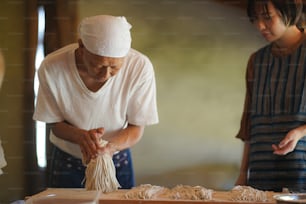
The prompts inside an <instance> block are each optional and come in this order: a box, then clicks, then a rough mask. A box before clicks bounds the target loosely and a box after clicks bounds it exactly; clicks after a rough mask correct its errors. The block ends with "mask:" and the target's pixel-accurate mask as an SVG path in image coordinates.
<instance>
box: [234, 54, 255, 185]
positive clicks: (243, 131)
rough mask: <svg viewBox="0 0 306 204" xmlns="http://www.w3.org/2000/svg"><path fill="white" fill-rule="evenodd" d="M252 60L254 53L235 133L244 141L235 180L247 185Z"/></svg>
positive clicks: (251, 62)
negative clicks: (238, 127)
mask: <svg viewBox="0 0 306 204" xmlns="http://www.w3.org/2000/svg"><path fill="white" fill-rule="evenodd" d="M253 60H254V55H251V57H250V59H249V61H248V66H247V72H246V96H245V101H244V108H243V114H242V119H241V124H240V130H239V132H238V134H237V136H236V137H237V138H240V139H241V140H243V141H244V149H243V155H242V161H241V166H240V171H239V176H238V179H237V181H236V185H247V179H248V168H249V167H248V162H249V149H250V144H249V142H248V140H249V139H250V134H249V131H250V121H249V118H250V106H251V98H252V96H251V94H252V87H253V84H252V81H253V67H252V65H253Z"/></svg>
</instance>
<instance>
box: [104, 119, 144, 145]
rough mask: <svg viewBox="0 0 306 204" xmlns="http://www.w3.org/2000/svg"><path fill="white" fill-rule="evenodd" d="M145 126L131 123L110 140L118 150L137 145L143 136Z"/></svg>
mask: <svg viewBox="0 0 306 204" xmlns="http://www.w3.org/2000/svg"><path fill="white" fill-rule="evenodd" d="M143 132H144V126H137V125H131V124H129V125H128V126H127V127H126V128H125V129H122V130H120V131H119V132H118V134H117V135H116V136H114V137H112V138H109V139H108V141H109V142H110V143H111V144H112V145H113V147H114V148H115V149H116V151H121V150H124V149H127V148H130V147H132V146H133V145H135V144H136V143H137V142H138V141H139V140H140V139H141V137H142V135H143Z"/></svg>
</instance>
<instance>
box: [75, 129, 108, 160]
mask: <svg viewBox="0 0 306 204" xmlns="http://www.w3.org/2000/svg"><path fill="white" fill-rule="evenodd" d="M103 134H104V128H97V129H92V130H88V131H84V132H83V134H82V135H81V136H80V137H79V142H78V144H79V145H80V148H81V152H82V154H83V159H84V160H85V163H88V162H89V161H90V159H93V158H96V157H97V155H98V149H99V148H100V144H99V141H100V138H102V136H103Z"/></svg>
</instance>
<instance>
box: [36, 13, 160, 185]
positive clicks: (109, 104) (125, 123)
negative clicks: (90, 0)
mask: <svg viewBox="0 0 306 204" xmlns="http://www.w3.org/2000/svg"><path fill="white" fill-rule="evenodd" d="M130 29H131V25H130V24H129V23H128V22H127V21H126V19H125V17H115V16H109V15H98V16H92V17H88V18H85V19H84V20H82V21H81V23H80V26H79V34H80V39H79V40H78V43H75V44H71V45H68V46H66V47H64V48H61V49H60V50H58V51H55V52H54V53H51V54H50V55H48V56H47V57H46V58H45V59H44V61H43V62H42V64H41V66H40V68H39V71H38V76H39V80H40V87H39V93H38V99H37V104H36V109H35V113H34V116H33V118H34V119H35V120H39V121H44V122H46V123H48V124H51V133H50V140H51V143H52V144H54V152H53V158H51V159H50V161H51V164H50V165H51V166H50V167H51V171H50V180H49V181H50V183H49V187H62V188H64V187H67V188H71V187H74V188H76V187H83V185H82V180H83V179H84V172H85V171H84V170H85V167H84V166H83V164H82V158H83V159H84V160H85V161H86V162H87V161H89V160H90V159H93V158H95V157H96V156H97V155H98V154H103V153H109V154H111V155H114V156H113V161H114V165H115V167H116V175H117V179H118V181H119V183H120V185H121V187H122V188H131V187H133V186H134V176H133V169H132V160H131V154H130V150H129V148H130V147H131V146H133V145H135V144H136V143H137V142H138V141H139V140H140V139H141V137H142V135H143V131H144V127H145V126H146V125H152V124H156V123H158V114H157V107H156V90H155V89H156V88H155V76H154V70H153V66H152V64H151V62H150V60H149V59H148V58H147V57H146V56H145V55H143V54H141V53H140V52H138V51H136V50H134V49H132V48H131V35H130ZM42 137H43V135H42ZM101 138H102V139H103V140H106V141H108V144H107V145H106V146H104V147H100V145H99V141H100V139H101ZM117 152H119V153H117Z"/></svg>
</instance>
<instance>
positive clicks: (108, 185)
mask: <svg viewBox="0 0 306 204" xmlns="http://www.w3.org/2000/svg"><path fill="white" fill-rule="evenodd" d="M106 144H107V141H105V140H101V143H100V145H101V146H102V147H103V146H105V145H106ZM85 180H86V181H85V189H86V190H101V191H102V192H103V193H107V192H112V191H115V190H117V189H118V188H119V187H120V184H119V182H118V180H117V178H116V168H115V166H114V163H113V160H112V157H111V156H110V155H109V154H108V153H105V154H102V155H98V156H97V157H96V158H95V159H91V160H90V162H89V163H88V164H87V168H86V171H85Z"/></svg>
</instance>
